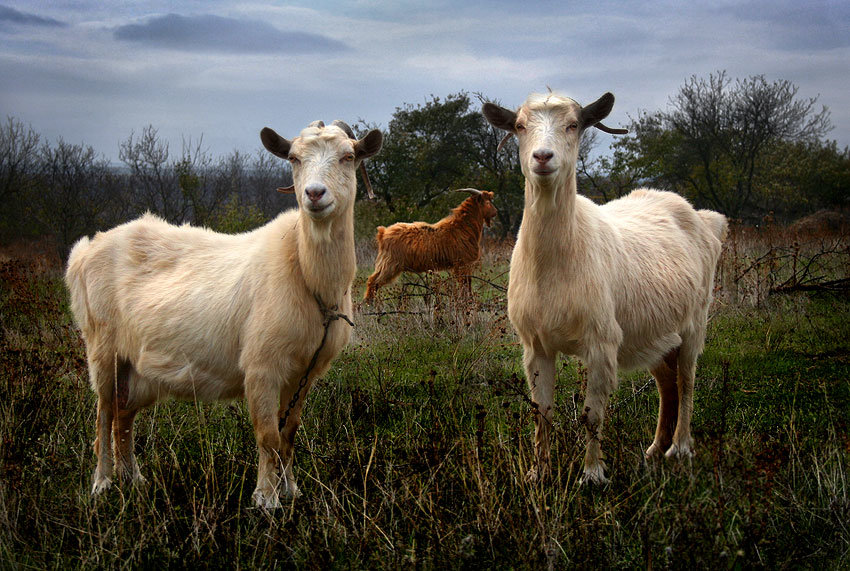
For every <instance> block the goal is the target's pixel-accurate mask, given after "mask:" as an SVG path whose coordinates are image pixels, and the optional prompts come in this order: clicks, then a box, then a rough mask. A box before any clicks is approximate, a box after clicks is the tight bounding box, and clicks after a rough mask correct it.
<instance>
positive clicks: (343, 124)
mask: <svg viewBox="0 0 850 571" xmlns="http://www.w3.org/2000/svg"><path fill="white" fill-rule="evenodd" d="M331 125H334V126H336V127H339V128H340V129H342V130H343V132H344V133H345V134H346V135H348V138H349V139H354V140H357V137H356V136H355V135H354V131H353V130H352V129H351V127H349V126H348V123H346V122H345V121H340V120H339V119H336V120H334V122H333V123H331ZM360 176H362V177H363V186H364V187H365V188H366V194H367V195H369V200H375V193H374V192H372V183H371V182H370V181H369V173H367V172H366V165H364V164H363V162H362V161H361V162H360Z"/></svg>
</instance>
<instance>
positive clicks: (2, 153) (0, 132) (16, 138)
mask: <svg viewBox="0 0 850 571" xmlns="http://www.w3.org/2000/svg"><path fill="white" fill-rule="evenodd" d="M38 145H39V136H38V134H37V133H35V131H33V130H32V127H28V126H24V124H23V123H21V122H20V121H18V120H17V119H14V118H12V117H7V118H6V123H5V124H4V125H3V126H2V127H1V128H0V210H2V215H0V233H2V234H11V233H17V232H19V231H20V226H21V223H22V220H23V216H22V207H23V206H24V203H25V197H26V196H28V195H29V193H30V192H31V191H32V188H33V186H34V184H35V177H34V174H35V171H36V170H37V165H38V160H39V153H38Z"/></svg>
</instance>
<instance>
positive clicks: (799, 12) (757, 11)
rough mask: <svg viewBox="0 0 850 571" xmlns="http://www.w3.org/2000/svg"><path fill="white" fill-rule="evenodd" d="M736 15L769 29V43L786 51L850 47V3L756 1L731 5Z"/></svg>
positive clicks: (817, 0)
mask: <svg viewBox="0 0 850 571" xmlns="http://www.w3.org/2000/svg"><path fill="white" fill-rule="evenodd" d="M731 11H732V13H733V14H735V15H736V16H738V17H740V18H743V19H745V20H749V21H751V22H761V23H762V24H763V25H765V26H767V27H768V28H769V32H770V33H769V34H766V35H765V38H766V39H767V41H768V42H769V43H770V44H771V45H773V46H775V47H777V48H779V49H783V50H787V51H795V50H812V51H818V50H831V49H835V48H842V47H847V46H850V34H848V33H847V30H848V29H850V4H848V3H847V2H843V1H842V2H836V1H834V0H833V1H830V0H826V1H824V0H812V1H809V2H797V1H782V2H775V0H755V1H753V2H747V3H743V4H740V5H736V6H732V7H731Z"/></svg>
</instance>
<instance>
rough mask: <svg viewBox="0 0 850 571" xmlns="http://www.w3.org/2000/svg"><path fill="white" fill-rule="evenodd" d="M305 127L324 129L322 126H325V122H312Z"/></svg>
mask: <svg viewBox="0 0 850 571" xmlns="http://www.w3.org/2000/svg"><path fill="white" fill-rule="evenodd" d="M307 126H308V127H324V126H325V122H324V121H313V122H312V123H310V124H309V125H307Z"/></svg>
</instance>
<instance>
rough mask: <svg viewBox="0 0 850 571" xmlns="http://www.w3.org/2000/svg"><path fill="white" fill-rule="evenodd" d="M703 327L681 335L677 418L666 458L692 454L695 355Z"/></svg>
mask: <svg viewBox="0 0 850 571" xmlns="http://www.w3.org/2000/svg"><path fill="white" fill-rule="evenodd" d="M704 339H705V329H702V330H701V331H698V332H696V333H693V334H691V335H682V346H681V347H680V348H679V358H678V359H677V360H676V364H677V369H678V370H677V375H676V382H677V388H678V396H679V419H678V422H677V423H676V431H675V432H674V433H673V442H672V444H671V445H670V448H669V449H668V450H667V452H666V453H665V456H666V457H667V458H682V457H691V456H693V455H694V451H693V445H694V439H693V437H692V436H691V416H692V415H693V411H694V381H695V375H696V366H697V357H698V356H699V354H700V353H701V352H702V348H703V342H704Z"/></svg>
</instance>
